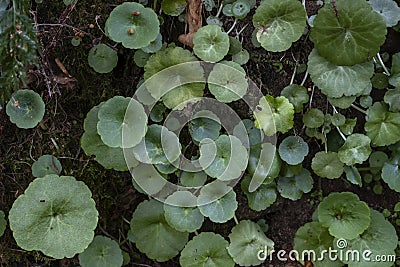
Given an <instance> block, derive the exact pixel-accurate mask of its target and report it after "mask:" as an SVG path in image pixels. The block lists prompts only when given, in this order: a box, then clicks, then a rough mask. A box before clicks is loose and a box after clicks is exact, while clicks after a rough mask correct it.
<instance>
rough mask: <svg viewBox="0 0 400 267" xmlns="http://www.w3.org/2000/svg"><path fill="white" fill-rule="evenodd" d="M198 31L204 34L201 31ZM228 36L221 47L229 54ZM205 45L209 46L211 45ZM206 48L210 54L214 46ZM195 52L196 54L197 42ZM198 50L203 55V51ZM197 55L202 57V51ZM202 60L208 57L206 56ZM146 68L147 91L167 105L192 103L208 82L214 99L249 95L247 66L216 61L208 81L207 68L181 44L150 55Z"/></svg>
mask: <svg viewBox="0 0 400 267" xmlns="http://www.w3.org/2000/svg"><path fill="white" fill-rule="evenodd" d="M207 27H209V26H206V27H203V28H205V33H207V32H208V30H207V29H208V28H207ZM210 27H211V28H213V29H214V30H216V32H215V33H216V34H218V33H222V31H221V30H220V27H219V26H216V25H212V26H210ZM203 28H201V29H203ZM199 32H200V33H201V31H200V30H199ZM199 32H197V33H199ZM197 33H196V34H197ZM195 36H196V35H195ZM205 38H206V37H205ZM226 38H227V39H226V40H227V43H226V44H223V45H222V47H224V49H225V48H226V53H227V52H228V49H229V38H228V36H227V35H226ZM216 45H217V44H216ZM197 47H199V46H197ZM205 47H208V45H206V46H205ZM200 50H201V49H200ZM206 50H207V53H209V52H210V51H211V50H212V49H211V50H210V51H209V50H208V49H206ZM194 51H195V53H196V42H195V48H194ZM199 53H200V54H201V52H199ZM210 53H211V52H210ZM226 53H225V54H226ZM225 54H224V55H222V56H221V57H219V58H218V59H215V60H214V59H211V58H207V59H209V60H208V61H211V62H215V61H219V60H221V59H222V58H223V57H224V56H225ZM197 55H198V56H199V57H201V56H200V55H199V54H197ZM204 55H205V57H207V56H209V54H207V55H206V54H204ZM202 59H204V60H207V59H206V58H202ZM144 70H145V74H144V78H145V83H144V87H145V90H146V91H148V92H149V93H150V95H151V96H152V97H153V98H154V99H160V98H161V100H162V101H163V103H164V105H165V106H166V107H168V108H171V109H176V108H182V107H184V106H182V105H181V104H182V103H185V102H187V101H191V102H193V101H196V98H199V97H202V96H203V94H204V89H205V86H206V84H208V89H209V90H210V92H211V93H212V94H213V95H214V96H215V98H216V99H217V100H218V101H220V102H224V103H229V102H232V101H236V100H238V99H240V98H241V97H243V96H244V95H245V94H246V92H247V88H248V81H247V78H246V73H245V71H244V69H243V68H242V67H241V66H240V65H239V64H238V63H235V62H233V61H221V62H220V63H218V64H215V65H214V66H213V68H212V70H211V72H210V73H209V75H208V79H207V83H206V78H205V69H204V68H203V67H202V65H201V64H200V61H198V60H197V58H196V57H195V56H193V55H192V54H191V53H190V51H188V50H186V49H183V48H181V47H174V46H170V47H167V48H164V49H161V50H159V51H158V52H156V53H155V54H153V55H152V56H150V58H149V59H148V61H147V62H146V64H145V66H144Z"/></svg>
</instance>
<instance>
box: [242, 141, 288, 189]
mask: <svg viewBox="0 0 400 267" xmlns="http://www.w3.org/2000/svg"><path fill="white" fill-rule="evenodd" d="M280 170H281V159H280V158H279V156H278V151H277V149H276V147H275V146H274V145H273V144H271V143H263V144H260V145H255V146H252V147H251V149H250V156H249V165H248V167H247V171H248V172H249V174H250V175H252V179H251V181H250V183H249V188H248V190H249V192H253V191H255V190H256V189H257V188H258V187H259V186H260V185H261V184H262V183H266V184H268V183H270V182H272V181H273V180H274V179H275V178H276V177H278V175H279V172H280Z"/></svg>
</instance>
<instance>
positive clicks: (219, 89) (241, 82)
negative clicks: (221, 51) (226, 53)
mask: <svg viewBox="0 0 400 267" xmlns="http://www.w3.org/2000/svg"><path fill="white" fill-rule="evenodd" d="M247 86H248V84H247V80H246V72H245V71H244V69H243V68H242V67H241V66H240V65H239V64H238V63H236V62H233V61H223V62H221V63H220V64H216V65H215V66H214V68H213V69H212V71H211V72H210V74H209V76H208V88H209V89H210V92H211V93H212V94H213V95H214V96H215V98H216V99H217V100H218V101H220V102H223V103H229V102H232V101H236V100H239V99H241V98H242V97H243V96H244V95H245V94H246V92H247Z"/></svg>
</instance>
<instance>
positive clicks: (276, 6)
mask: <svg viewBox="0 0 400 267" xmlns="http://www.w3.org/2000/svg"><path fill="white" fill-rule="evenodd" d="M253 24H254V27H255V28H256V31H257V40H258V41H259V42H260V43H261V46H262V47H263V48H264V49H266V50H268V51H272V52H280V51H285V50H287V49H288V48H289V47H290V46H291V45H292V43H293V42H295V41H297V40H298V39H299V38H300V37H301V35H302V33H303V31H304V29H305V27H306V12H305V10H304V8H303V6H302V5H301V3H300V2H299V1H295V0H272V1H263V2H261V4H260V6H259V7H258V8H257V10H256V13H255V14H254V16H253Z"/></svg>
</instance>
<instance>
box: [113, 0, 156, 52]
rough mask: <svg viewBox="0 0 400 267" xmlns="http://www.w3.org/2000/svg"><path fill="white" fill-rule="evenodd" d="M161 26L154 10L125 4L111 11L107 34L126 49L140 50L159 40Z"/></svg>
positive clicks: (139, 5) (133, 3) (133, 4)
mask: <svg viewBox="0 0 400 267" xmlns="http://www.w3.org/2000/svg"><path fill="white" fill-rule="evenodd" d="M159 25H160V23H159V21H158V18H157V14H156V13H155V12H154V11H153V9H151V8H145V7H144V6H143V5H141V4H139V3H135V2H125V3H122V4H121V5H118V6H117V7H116V8H114V9H113V10H112V11H111V13H110V16H109V17H108V19H107V21H106V33H107V35H108V37H110V39H111V40H113V41H115V42H118V43H122V45H123V46H124V47H126V48H130V49H139V48H142V47H146V46H148V45H149V44H150V42H152V41H153V40H155V39H156V38H157V35H158V33H159V31H160V30H159Z"/></svg>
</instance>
